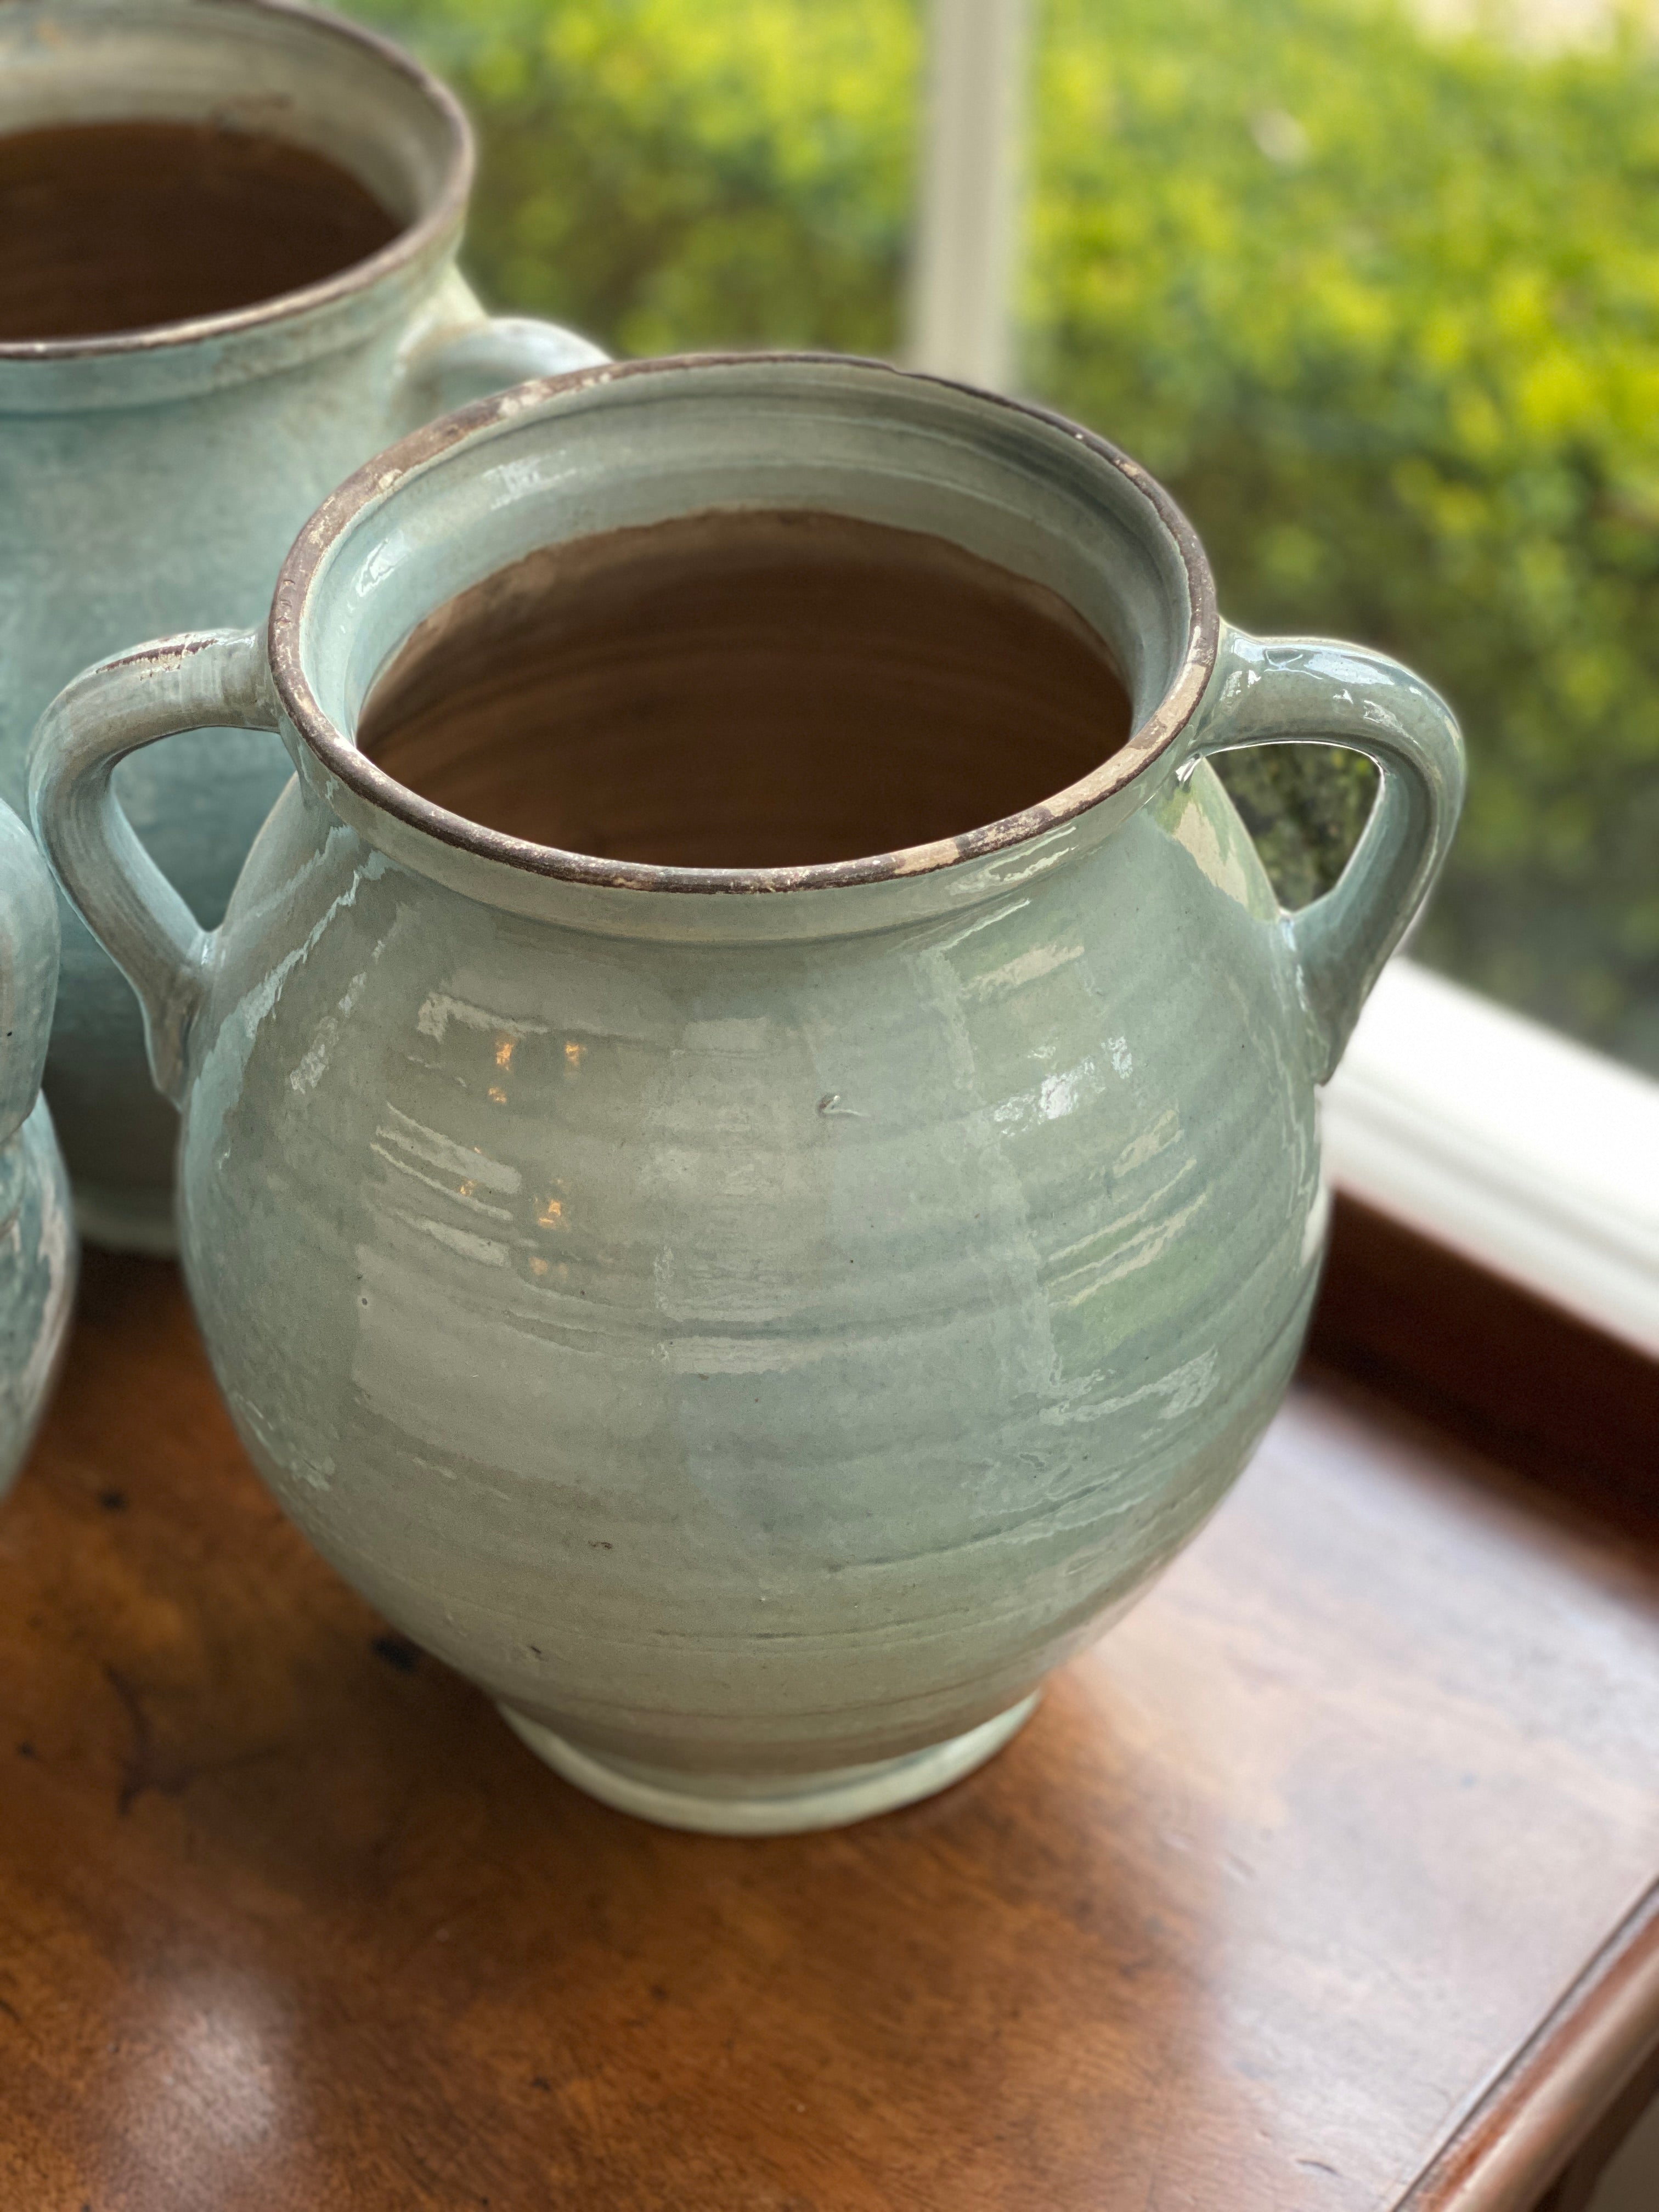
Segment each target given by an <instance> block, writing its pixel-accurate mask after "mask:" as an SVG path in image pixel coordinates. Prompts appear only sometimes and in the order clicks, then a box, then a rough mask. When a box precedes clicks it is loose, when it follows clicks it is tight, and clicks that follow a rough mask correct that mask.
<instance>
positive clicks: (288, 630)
mask: <svg viewBox="0 0 1659 2212" xmlns="http://www.w3.org/2000/svg"><path fill="white" fill-rule="evenodd" d="M263 3H264V4H269V0H263ZM774 364H775V365H780V366H786V367H787V366H790V365H795V364H799V365H801V366H804V367H813V368H823V367H830V368H857V369H864V370H873V371H877V372H878V373H879V374H882V375H884V376H891V377H896V378H900V379H902V380H905V381H906V382H907V383H913V384H917V383H919V384H927V385H935V386H940V387H942V388H943V389H944V390H945V391H947V392H952V393H956V394H961V395H965V396H966V397H967V398H970V399H972V400H974V401H975V402H976V403H979V404H982V405H984V406H987V407H991V408H997V409H1000V410H1006V412H1007V413H1009V414H1012V415H1015V416H1023V417H1024V418H1025V419H1027V420H1029V421H1032V422H1040V423H1042V424H1043V425H1044V426H1045V427H1046V428H1050V429H1055V430H1059V431H1060V432H1062V433H1063V434H1064V435H1065V436H1066V438H1067V439H1068V440H1070V441H1073V443H1074V444H1076V445H1077V446H1079V447H1081V448H1082V449H1083V451H1084V452H1085V453H1088V454H1089V455H1091V457H1092V458H1093V459H1094V460H1096V461H1097V462H1100V463H1103V464H1104V465H1106V466H1108V467H1109V468H1110V469H1112V470H1114V471H1115V472H1116V473H1117V474H1118V475H1119V476H1121V477H1123V478H1124V479H1125V480H1126V481H1127V483H1129V484H1130V485H1131V486H1132V487H1133V489H1134V491H1135V492H1136V493H1137V494H1138V495H1139V497H1140V498H1141V499H1142V500H1143V501H1145V502H1146V505H1147V506H1148V507H1150V508H1151V509H1152V513H1153V515H1154V517H1155V518H1156V520H1157V521H1158V523H1159V524H1160V525H1161V526H1162V527H1163V528H1164V531H1165V532H1167V534H1168V536H1169V538H1170V540H1171V542H1172V543H1173V544H1174V546H1175V549H1176V553H1177V554H1178V556H1179V557H1180V561H1181V564H1182V574H1183V575H1184V578H1185V581H1186V601H1187V605H1186V615H1187V629H1186V640H1185V643H1184V646H1183V647H1182V653H1181V659H1180V662H1179V665H1177V667H1176V671H1175V674H1174V675H1173V677H1172V678H1171V679H1170V683H1169V684H1168V685H1167V686H1166V687H1165V689H1164V694H1163V696H1162V697H1161V698H1160V699H1159V701H1158V704H1157V706H1156V707H1155V708H1153V709H1152V712H1151V714H1148V715H1147V716H1146V719H1145V720H1143V721H1141V722H1140V723H1139V725H1138V726H1136V727H1135V728H1134V729H1133V731H1132V732H1131V733H1130V735H1129V736H1128V738H1126V739H1125V741H1124V743H1123V744H1121V745H1120V746H1119V748H1118V749H1117V750H1116V751H1115V752H1114V753H1111V754H1109V755H1108V757H1106V759H1105V760H1103V762H1102V763H1100V765H1099V766H1098V767H1097V768H1095V769H1091V771H1090V773H1089V774H1088V775H1085V776H1084V777H1081V778H1080V779H1079V781H1077V782H1075V783H1073V784H1070V785H1068V786H1066V788H1065V789H1064V790H1062V791H1060V792H1057V793H1054V795H1053V796H1052V797H1050V798H1048V799H1042V800H1040V801H1038V802H1037V804H1036V805H1032V806H1028V807H1025V808H1023V809H1022V810H1021V811H1019V812H1018V813H1016V814H1009V815H1005V816H1003V817H1001V818H1000V820H998V821H995V822H990V823H984V824H983V825H981V827H979V828H977V829H968V830H963V831H961V832H959V833H958V834H957V836H951V837H942V838H936V839H934V840H933V841H932V842H929V843H927V844H924V845H910V846H906V847H903V848H900V849H898V850H896V851H893V852H888V853H875V854H866V855H864V856H862V857H860V858H859V859H856V860H824V861H817V862H813V863H811V864H809V865H805V866H793V867H776V866H775V867H760V868H738V867H730V868H693V867H679V866H666V865H663V864H659V863H656V862H649V861H641V860H607V859H605V858H604V857H603V856H601V855H599V854H587V853H577V852H572V851H568V850H567V849H565V848H563V847H561V846H556V845H542V844H537V843H534V842H532V841H531V840H529V839H527V838H522V837H514V836H510V835H509V834H508V833H507V832H506V831H505V830H500V829H489V828H487V827H486V826H485V825H484V824H483V823H477V822H474V821H471V819H470V818H469V817H466V816H465V815H462V814H457V813H454V812H453V811H451V810H450V809H449V808H447V807H445V806H440V805H437V804H435V802H434V801H433V800H431V799H424V798H422V796H421V794H420V793H418V792H416V791H411V790H410V788H409V787H408V786H407V785H406V784H403V783H400V782H398V780H397V779H396V777H394V776H392V775H388V774H387V772H386V769H383V768H380V766H379V765H378V764H377V763H375V762H374V761H373V760H371V759H370V758H369V757H368V755H367V754H365V753H363V752H362V751H360V750H359V749H358V747H357V745H356V743H355V742H354V741H353V740H352V739H351V738H348V737H347V736H346V735H345V733H344V732H343V731H342V730H341V729H339V728H338V727H337V725H336V724H335V723H334V722H333V721H332V720H331V719H330V717H329V716H328V715H327V714H325V712H324V710H323V708H322V706H321V704H320V702H319V700H318V698H317V696H316V694H315V692H314V691H313V689H312V685H311V682H310V678H309V677H308V676H307V672H306V669H305V661H304V652H303V644H302V637H303V629H304V621H305V616H306V611H307V604H308V601H309V599H310V594H311V591H312V587H313V585H314V584H315V583H316V581H317V580H318V577H319V574H320V572H321V570H322V569H323V568H324V566H325V563H326V562H327V559H328V556H329V555H330V553H331V551H332V550H333V549H334V547H335V546H336V545H337V544H339V543H340V542H341V540H342V539H343V538H344V537H345V536H346V534H347V532H349V529H350V527H351V526H352V524H353V522H354V521H355V520H356V518H357V517H358V516H359V515H361V514H362V513H364V512H365V511H366V510H367V509H368V508H369V507H372V506H374V505H376V504H378V503H380V501H383V500H385V499H386V498H389V497H390V496H391V495H393V494H394V493H395V491H396V490H397V488H398V485H399V484H400V483H403V482H404V480H405V479H406V478H408V477H410V476H411V475H414V474H416V473H417V472H419V471H422V469H424V468H425V467H427V466H428V465H430V464H431V463H433V462H434V461H435V460H437V459H439V458H440V457H441V455H442V454H444V453H447V452H448V451H449V450H450V449H451V448H453V447H456V446H459V445H460V444H462V443H464V442H465V441H467V440H468V439H470V438H471V437H473V436H474V435H478V434H481V433H483V432H487V431H489V430H490V429H492V428H496V427H498V426H502V425H506V424H508V423H511V422H513V421H515V420H519V419H522V418H523V417H524V416H526V415H527V414H529V413H532V411H535V410H538V409H540V408H541V407H542V406H543V405H544V404H548V403H553V402H556V401H558V400H559V399H560V398H564V397H567V396H570V395H574V394H575V393H577V392H583V391H586V390H590V389H592V388H593V387H594V386H602V385H606V384H611V383H616V382H619V381H621V380H624V379H630V378H634V377H641V376H671V375H674V374H679V373H683V372H684V371H686V370H691V369H696V370H706V369H709V368H714V369H720V368H757V367H763V366H766V365H774ZM1219 637H1220V618H1219V615H1218V610H1217V605H1216V594H1215V584H1214V580H1213V578H1212V575H1211V573H1210V564H1209V561H1208V558H1207V556H1206V554H1205V551H1204V548H1203V546H1202V545H1201V544H1200V541H1199V538H1198V533H1197V532H1196V531H1195V530H1194V528H1193V526H1192V524H1191V523H1190V522H1188V520H1187V518H1186V516H1185V515H1184V514H1183V513H1182V511H1181V509H1180V507H1178V506H1177V505H1176V502H1175V501H1174V500H1173V499H1172V498H1171V497H1170V494H1169V493H1168V492H1167V491H1165V489H1164V487H1163V485H1162V484H1160V483H1158V479H1157V478H1156V477H1153V476H1152V475H1151V474H1150V473H1149V472H1148V471H1146V469H1144V468H1142V467H1141V465H1140V464H1139V462H1138V461H1134V460H1132V459H1130V457H1129V456H1128V455H1127V453H1123V452H1122V451H1121V448H1120V447H1116V446H1115V445H1113V444H1112V443H1111V441H1109V439H1106V438H1103V437H1101V436H1099V435H1097V433H1096V432H1094V431H1092V430H1086V429H1084V428H1081V427H1080V426H1079V424H1077V423H1075V422H1070V421H1068V420H1067V419H1066V416H1062V415H1059V414H1056V413H1054V412H1053V411H1052V410H1049V409H1048V408H1044V407H1037V406H1034V405H1033V404H1031V403H1030V402H1029V401H1026V400H1017V399H1010V398H1005V397H1003V396H1002V395H1001V394H1000V393H997V392H985V391H981V390H980V389H979V388H978V387H977V386H973V385H969V384H964V383H963V382H961V381H960V380H957V379H955V378H951V377H945V376H937V375H934V374H931V373H930V372H927V371H925V370H921V369H908V368H897V367H896V366H894V365H893V364H892V363H891V362H882V361H872V360H867V359H865V358H862V357H860V356H854V355H848V354H828V353H807V352H776V353H749V354H736V353H732V354H679V355H671V356H662V357H659V358H655V359H650V360H644V361H630V362H605V363H601V364H599V365H597V366H595V367H592V368H582V369H576V370H574V371H572V372H571V373H569V374H567V375H564V376H558V377H544V378H541V379H538V380H535V381H534V382H532V383H527V384H521V385H520V386H516V387H515V388H514V389H513V390H512V391H509V392H501V393H498V394H496V395H495V396H494V397H493V398H488V399H483V400H479V401H477V402H475V403H474V404H472V405H471V406H468V407H463V408H459V409H457V410H455V411H454V412H453V414H449V415H446V416H440V417H439V418H438V419H437V420H436V421H435V422H429V423H427V424H426V425H424V426H423V427H422V428H420V429H418V430H416V431H415V432H413V433H412V434H411V435H410V436H408V437H406V438H404V439H402V440H400V441H398V444H396V445H395V446H392V447H388V448H387V450H386V452H385V453H381V454H380V455H378V456H377V457H376V458H375V459H374V460H372V461H369V462H368V463H367V464H366V465H364V466H363V467H362V468H361V469H359V470H357V471H356V473H355V474H354V475H352V476H350V477H348V478H347V479H346V481H345V482H344V483H343V484H341V485H340V486H339V487H338V489H337V490H335V491H334V492H333V493H331V495H330V496H329V497H328V498H327V499H326V500H325V501H324V502H323V504H322V506H321V507H319V508H318V510H317V512H316V513H315V514H313V517H312V519H311V520H310V521H309V522H308V523H307V525H306V526H305V528H304V529H303V530H302V531H301V532H300V535H299V537H298V538H296V539H295V543H294V544H293V547H292V548H291V550H289V556H288V558H287V560H286V561H285V562H283V568H282V573H281V574H280V575H279V577H278V579H277V583H276V593H275V596H274V598H273V600H272V603H271V611H270V629H269V632H268V651H269V653H270V671H271V675H272V678H273V680H274V682H275V684H276V692H277V696H278V698H279V699H280V701H281V702H282V706H283V711H284V713H285V714H286V715H287V717H288V719H289V722H290V723H291V724H292V726H293V727H294V729H295V732H296V734H297V735H298V736H299V738H301V742H302V743H303V744H305V745H306V746H307V748H308V749H309V750H310V751H311V753H312V754H313V756H314V757H315V758H316V760H317V761H318V763H319V765H320V766H321V767H322V769H324V770H325V772H326V774H327V775H329V776H331V777H332V778H335V779H337V781H339V782H340V783H342V784H343V785H344V786H346V787H347V788H348V789H349V790H350V791H352V792H354V793H356V795H357V796H358V797H359V798H360V799H363V800H365V801H366V802H367V803H368V805H370V806H372V807H375V808H379V809H380V810H382V811H385V812H386V813H387V814H389V815H391V816H392V817H394V818H396V819H397V820H398V821H400V822H402V823H404V824H406V825H407V826H408V827H409V828H410V829H416V830H418V831H421V832H422V833H424V834H425V835H426V836H428V837H431V838H434V839H435V840H436V841H437V842H439V843H441V844H443V845H447V846H449V847H452V848H454V849H456V850H458V851H459V852H462V853H465V854H471V855H473V856H475V857H477V859H480V860H491V861H495V862H497V863H499V864H500V865H501V866H506V867H509V868H513V869H515V870H517V871H519V872H521V873H526V874H529V875H533V876H541V877H554V878H562V880H564V881H566V882H568V883H574V884H589V885H593V886H596V887H604V888H606V889H611V890H639V891H669V892H682V893H686V892H691V893H705V894H706V893H709V892H736V893H743V894H750V895H753V894H756V893H776V892H782V891H814V890H842V889H846V888H849V887H851V886H853V885H855V884H875V883H885V882H890V881H892V880H894V879H895V878H910V877H915V876H925V875H931V874H934V873H936V872H939V871H940V870H943V869H948V868H954V867H958V866H963V864H965V863H967V862H969V861H972V860H980V859H982V858H984V857H986V856H987V855H989V854H997V853H1002V852H1006V851H1007V850H1009V849H1010V848H1012V847H1017V846H1021V845H1024V844H1027V843H1029V842H1030V841H1032V840H1033V839H1035V838H1037V837H1040V836H1044V835H1045V834H1046V833H1048V832H1049V831H1051V830H1054V829H1060V828H1062V827H1064V826H1065V825H1066V824H1067V823H1072V822H1074V821H1076V820H1077V819H1079V817H1081V816H1084V815H1086V814H1088V813H1090V812H1091V811H1092V810H1093V809H1094V808H1095V807H1097V806H1098V805H1101V804H1102V803H1103V801H1104V800H1106V799H1110V798H1112V797H1114V796H1115V794H1117V793H1121V791H1123V790H1124V789H1125V788H1126V787H1127V786H1128V785H1129V784H1131V783H1133V781H1135V780H1136V778H1138V777H1139V776H1141V775H1143V774H1144V773H1145V772H1146V770H1147V769H1150V768H1152V766H1153V764H1154V763H1157V762H1158V761H1160V760H1162V759H1163V758H1164V757H1165V756H1166V755H1167V754H1168V752H1169V751H1170V748H1171V747H1172V746H1173V745H1174V744H1176V740H1177V739H1178V738H1180V736H1181V734H1182V732H1183V731H1184V730H1185V729H1186V728H1187V726H1188V724H1189V723H1190V721H1191V720H1192V718H1193V716H1194V714H1195V713H1196V711H1197V709H1198V706H1199V702H1200V700H1201V699H1202V698H1203V696H1204V693H1205V690H1206V687H1207V685H1208V684H1209V680H1210V677H1211V675H1212V672H1213V670H1214V667H1215V663H1216V658H1217V654H1218V649H1219Z"/></svg>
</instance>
